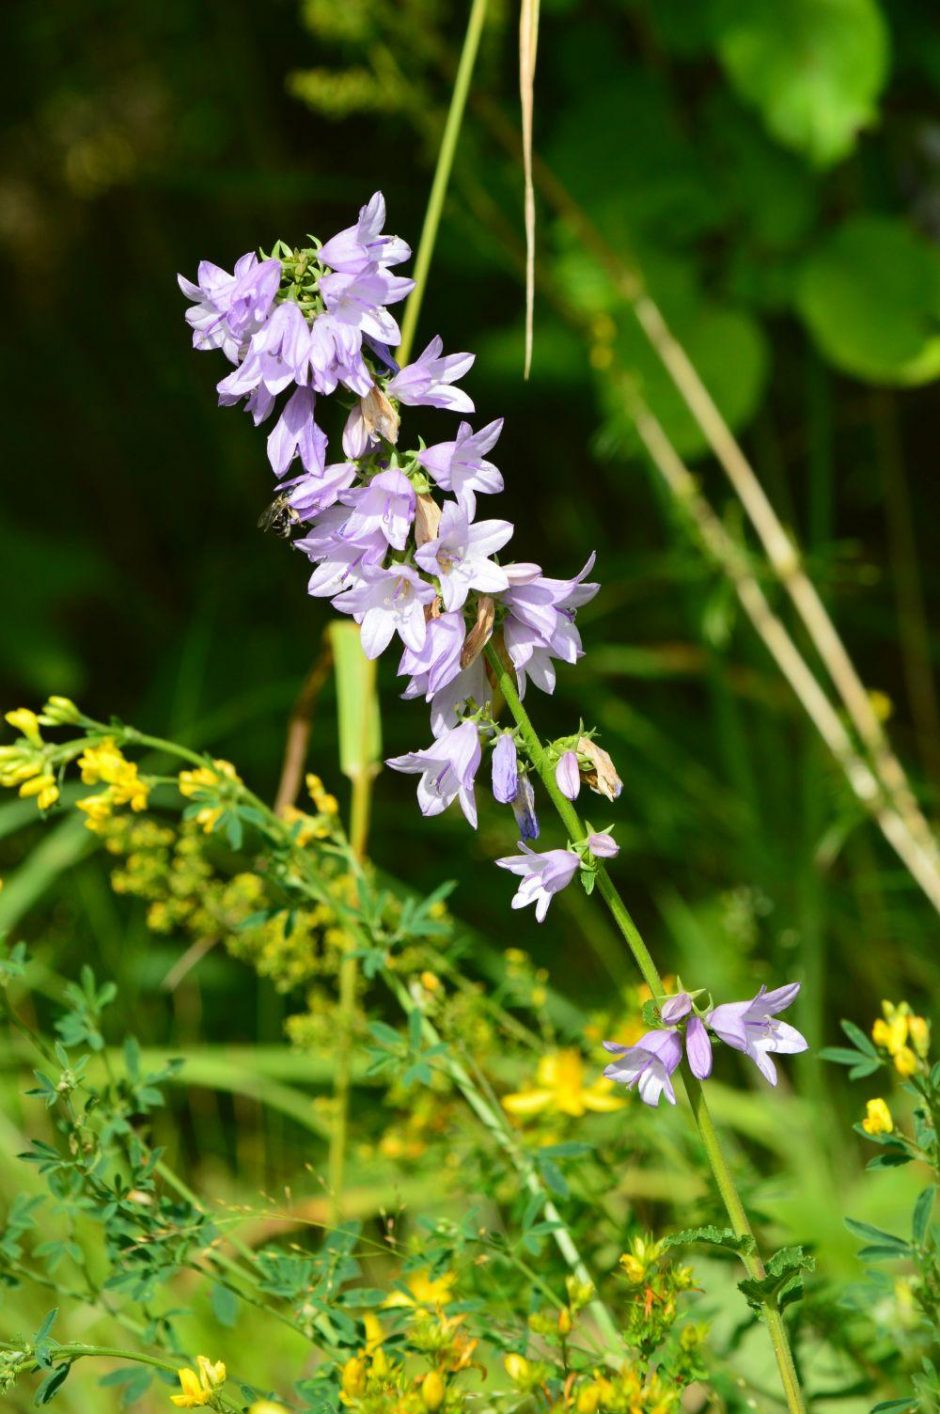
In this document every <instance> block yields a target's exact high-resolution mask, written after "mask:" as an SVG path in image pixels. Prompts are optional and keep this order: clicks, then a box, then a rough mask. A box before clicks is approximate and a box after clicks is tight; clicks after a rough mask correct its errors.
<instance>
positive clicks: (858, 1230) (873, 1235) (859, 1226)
mask: <svg viewBox="0 0 940 1414" xmlns="http://www.w3.org/2000/svg"><path fill="white" fill-rule="evenodd" d="M843 1221H844V1222H845V1225H846V1227H847V1228H848V1230H849V1232H851V1233H852V1235H853V1236H854V1237H861V1238H863V1239H864V1241H866V1242H874V1243H876V1244H877V1245H878V1246H879V1247H890V1248H891V1249H892V1251H894V1252H896V1253H899V1254H900V1255H901V1256H904V1255H906V1254H907V1253H908V1252H910V1243H909V1242H906V1241H905V1240H904V1238H903V1237H895V1235H894V1233H893V1232H885V1231H884V1229H883V1228H880V1227H873V1226H872V1224H871V1223H862V1222H858V1221H857V1220H856V1219H855V1218H844V1219H843Z"/></svg>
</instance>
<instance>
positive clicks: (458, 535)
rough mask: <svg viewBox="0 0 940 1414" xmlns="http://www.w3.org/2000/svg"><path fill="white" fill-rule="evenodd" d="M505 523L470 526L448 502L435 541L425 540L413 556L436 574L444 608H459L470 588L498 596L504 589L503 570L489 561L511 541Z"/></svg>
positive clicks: (493, 521) (505, 580)
mask: <svg viewBox="0 0 940 1414" xmlns="http://www.w3.org/2000/svg"><path fill="white" fill-rule="evenodd" d="M512 532H513V527H512V525H511V524H510V522H509V521H508V520H481V521H478V522H477V523H476V524H473V523H471V521H470V520H469V518H468V517H467V515H466V513H465V512H464V511H462V510H461V509H460V507H459V506H458V505H457V503H456V501H448V502H447V503H446V505H445V506H444V511H443V514H442V515H441V523H440V526H439V528H438V532H437V539H436V540H429V541H428V543H427V544H426V545H422V546H421V549H420V550H418V551H417V553H416V554H415V563H416V564H418V565H420V566H421V568H422V569H423V570H425V571H426V572H427V573H428V574H433V575H437V577H438V579H439V581H440V586H441V599H442V600H443V603H444V608H445V609H461V608H463V605H464V604H465V603H466V602H467V595H468V594H469V593H470V590H471V589H476V590H478V591H479V592H480V593H481V594H498V593H499V592H500V591H501V590H503V589H507V588H508V586H509V580H508V578H507V576H506V571H505V570H504V569H501V568H500V566H499V565H497V564H495V563H494V561H493V560H491V559H490V558H489V556H490V555H493V554H495V553H496V551H497V550H501V549H502V547H503V546H504V545H505V544H506V542H507V541H508V540H510V539H511V538H512Z"/></svg>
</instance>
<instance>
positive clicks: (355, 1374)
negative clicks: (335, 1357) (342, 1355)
mask: <svg viewBox="0 0 940 1414" xmlns="http://www.w3.org/2000/svg"><path fill="white" fill-rule="evenodd" d="M340 1384H341V1385H342V1389H343V1393H344V1394H346V1395H349V1397H350V1398H351V1399H355V1398H356V1396H357V1395H360V1394H362V1392H363V1390H364V1389H365V1387H366V1367H365V1363H364V1362H363V1361H362V1360H360V1359H359V1357H358V1356H356V1355H354V1356H353V1358H352V1359H351V1360H347V1361H346V1364H345V1365H344V1366H343V1373H342V1376H341V1379H340Z"/></svg>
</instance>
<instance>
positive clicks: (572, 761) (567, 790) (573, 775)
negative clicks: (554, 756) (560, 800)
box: [555, 751, 581, 800]
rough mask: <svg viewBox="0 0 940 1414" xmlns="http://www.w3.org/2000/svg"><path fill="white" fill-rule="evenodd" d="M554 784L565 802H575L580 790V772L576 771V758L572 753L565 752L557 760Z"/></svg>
mask: <svg viewBox="0 0 940 1414" xmlns="http://www.w3.org/2000/svg"><path fill="white" fill-rule="evenodd" d="M555 783H556V785H557V786H558V789H559V790H560V791H561V793H562V795H563V796H565V798H566V799H567V800H577V798H578V794H579V792H580V790H581V772H580V771H579V770H578V758H577V756H575V754H574V752H573V751H566V752H565V753H564V755H563V756H560V757H559V758H558V765H557V766H556V767H555Z"/></svg>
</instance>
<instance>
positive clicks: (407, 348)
mask: <svg viewBox="0 0 940 1414" xmlns="http://www.w3.org/2000/svg"><path fill="white" fill-rule="evenodd" d="M486 6H487V0H473V4H472V6H471V7H470V19H469V20H468V22H467V32H466V35H465V37H464V42H463V49H462V51H461V54H460V63H459V64H458V66H457V74H456V76H455V78H454V87H453V91H452V93H451V99H450V108H449V109H448V112H447V122H446V123H445V125H444V135H443V137H442V138H441V146H440V149H439V151H438V154H437V166H436V167H435V169H434V180H433V181H432V183H431V192H430V195H429V197H428V205H427V210H426V212H425V215H424V225H423V226H422V227H421V239H420V240H419V242H418V254H417V255H416V256H415V266H414V281H415V287H414V289H413V290H412V292H411V294H410V295H409V296H408V303H407V304H406V306H405V317H404V319H403V320H402V326H401V343H400V344H399V346H398V361H399V363H407V362H408V359H409V357H410V355H411V350H412V346H413V344H414V337H415V329H416V328H417V325H418V315H419V314H420V313H421V301H422V300H423V299H424V291H425V289H426V288H427V283H428V272H429V270H430V268H431V257H432V255H433V254H434V242H435V241H436V240H437V228H438V226H439V225H440V222H441V212H442V211H443V209H444V198H445V197H446V195H447V184H448V182H449V181H450V173H451V168H452V167H453V165H454V153H455V152H456V151H457V140H458V138H459V137H460V127H461V124H462V122H463V115H464V109H465V108H466V106H467V95H468V94H469V92H470V80H471V78H472V77H473V67H474V65H475V63H476V57H477V51H478V49H479V47H480V35H481V34H482V33H483V24H484V21H485V19H486Z"/></svg>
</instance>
